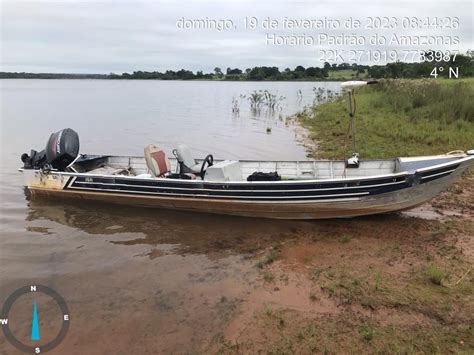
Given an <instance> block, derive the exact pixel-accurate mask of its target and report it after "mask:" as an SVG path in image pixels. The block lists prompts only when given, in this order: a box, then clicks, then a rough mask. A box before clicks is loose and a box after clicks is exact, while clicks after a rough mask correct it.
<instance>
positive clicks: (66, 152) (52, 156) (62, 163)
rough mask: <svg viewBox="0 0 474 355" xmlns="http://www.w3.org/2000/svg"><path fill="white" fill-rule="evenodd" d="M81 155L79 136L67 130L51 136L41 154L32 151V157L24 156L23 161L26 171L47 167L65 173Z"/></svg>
mask: <svg viewBox="0 0 474 355" xmlns="http://www.w3.org/2000/svg"><path fill="white" fill-rule="evenodd" d="M78 154H79V136H78V134H77V133H76V132H75V131H74V130H72V129H70V128H66V129H63V130H61V131H58V132H56V133H53V134H51V136H50V137H49V139H48V143H47V144H46V149H45V150H42V151H41V152H39V153H38V152H36V151H35V150H32V151H31V155H30V156H28V154H26V153H25V154H23V155H22V156H21V160H22V161H23V163H24V164H25V165H24V167H25V169H41V168H43V167H45V165H47V164H48V165H49V166H51V168H53V169H57V170H59V171H64V170H65V169H66V167H67V166H68V165H69V164H71V163H72V162H73V161H74V159H76V158H77V156H78Z"/></svg>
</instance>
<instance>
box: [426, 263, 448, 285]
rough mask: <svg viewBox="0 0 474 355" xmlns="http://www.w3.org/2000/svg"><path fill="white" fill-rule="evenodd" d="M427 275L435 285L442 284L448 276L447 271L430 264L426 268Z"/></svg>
mask: <svg viewBox="0 0 474 355" xmlns="http://www.w3.org/2000/svg"><path fill="white" fill-rule="evenodd" d="M425 275H426V277H427V278H428V280H429V281H430V282H432V283H434V284H435V285H441V282H442V281H443V279H444V278H446V276H447V274H446V271H444V270H443V269H441V268H439V267H437V266H436V265H430V266H428V267H427V268H426V270H425Z"/></svg>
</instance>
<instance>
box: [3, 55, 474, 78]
mask: <svg viewBox="0 0 474 355" xmlns="http://www.w3.org/2000/svg"><path fill="white" fill-rule="evenodd" d="M444 67H446V68H447V70H444ZM448 69H449V70H448ZM450 72H455V73H456V75H457V76H458V77H463V78H467V77H472V76H474V60H473V58H472V56H471V54H469V55H463V54H459V55H457V57H456V58H454V57H452V58H450V60H449V61H438V62H436V61H428V60H427V61H424V62H414V63H404V62H393V63H387V64H384V65H360V64H355V63H353V64H349V63H340V64H330V63H328V62H325V63H324V66H323V67H322V68H320V67H307V68H305V67H303V66H301V65H298V66H296V67H295V68H293V69H291V68H285V69H284V70H280V68H278V67H275V66H273V67H270V66H260V67H253V68H247V69H244V70H243V69H239V68H227V69H226V70H222V69H221V68H219V67H216V68H214V71H213V72H210V73H204V72H203V71H202V70H198V71H196V72H193V71H191V70H186V69H180V70H177V71H174V70H166V71H165V72H159V71H142V70H138V71H134V72H132V73H122V74H115V73H110V74H93V73H85V74H78V73H27V72H1V71H0V79H48V80H57V79H98V80H183V81H309V82H312V81H343V80H364V79H368V78H373V79H380V78H391V79H421V78H430V77H435V78H436V77H437V76H440V77H447V76H448V73H450Z"/></svg>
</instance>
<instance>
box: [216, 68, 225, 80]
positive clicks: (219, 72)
mask: <svg viewBox="0 0 474 355" xmlns="http://www.w3.org/2000/svg"><path fill="white" fill-rule="evenodd" d="M214 73H215V74H216V76H218V77H219V78H222V76H223V75H224V73H222V70H221V68H219V67H215V68H214Z"/></svg>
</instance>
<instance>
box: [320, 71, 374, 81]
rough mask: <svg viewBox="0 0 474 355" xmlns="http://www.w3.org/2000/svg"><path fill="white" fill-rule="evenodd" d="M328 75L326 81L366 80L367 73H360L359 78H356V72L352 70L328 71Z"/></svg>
mask: <svg viewBox="0 0 474 355" xmlns="http://www.w3.org/2000/svg"><path fill="white" fill-rule="evenodd" d="M328 75H329V77H328V79H330V80H354V79H365V78H367V73H360V74H359V76H357V71H356V70H352V69H347V70H329V72H328Z"/></svg>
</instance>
